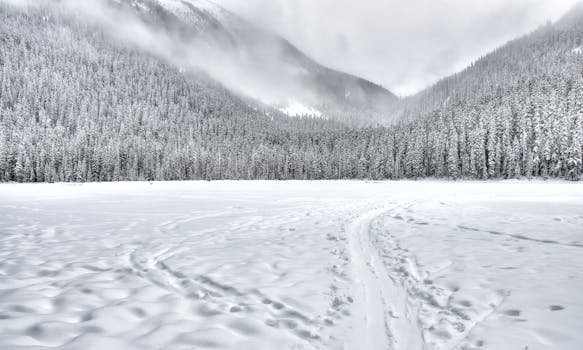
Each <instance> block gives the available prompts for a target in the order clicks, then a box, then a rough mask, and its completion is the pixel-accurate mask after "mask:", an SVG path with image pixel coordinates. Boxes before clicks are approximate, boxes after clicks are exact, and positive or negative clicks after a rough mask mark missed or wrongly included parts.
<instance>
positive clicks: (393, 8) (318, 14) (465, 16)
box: [215, 0, 578, 96]
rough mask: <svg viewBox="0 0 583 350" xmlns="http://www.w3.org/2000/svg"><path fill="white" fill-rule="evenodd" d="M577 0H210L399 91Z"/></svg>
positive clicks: (452, 68)
mask: <svg viewBox="0 0 583 350" xmlns="http://www.w3.org/2000/svg"><path fill="white" fill-rule="evenodd" d="M577 1H578V0H215V2H216V3H218V4H220V5H222V6H224V7H226V8H228V9H230V10H232V11H234V12H236V13H238V14H240V15H241V16H243V17H245V18H247V19H249V20H251V21H252V22H253V23H255V24H257V25H259V26H261V27H264V28H266V29H268V30H270V31H273V32H276V33H278V34H280V35H282V36H283V37H285V38H286V39H288V40H290V41H291V42H292V43H293V44H294V45H296V46H297V47H298V48H300V49H301V50H302V51H304V52H305V53H307V54H308V55H309V56H311V57H312V58H314V59H316V60H317V61H319V62H320V63H322V64H324V65H327V66H329V67H332V68H335V69H339V70H342V71H345V72H348V73H351V74H355V75H358V76H361V77H364V78H366V79H369V80H371V81H373V82H375V83H378V84H380V85H382V86H384V87H386V88H388V89H390V90H391V91H392V92H394V93H396V94H397V95H399V96H407V95H411V94H414V93H415V92H418V91H420V90H422V89H423V88H425V87H427V86H430V85H431V84H433V83H435V82H436V81H437V80H439V79H440V78H442V77H446V76H448V75H450V74H452V73H455V72H458V71H460V70H462V69H463V68H465V67H467V66H468V65H469V64H470V63H471V62H473V61H475V60H476V59H478V58H479V57H480V56H482V55H484V54H487V53H488V52H490V51H492V50H493V49H495V48H496V47H498V46H500V45H502V44H504V43H505V42H507V41H508V40H511V39H514V38H516V37H518V36H520V35H523V34H526V33H528V32H530V31H532V30H534V29H536V28H537V27H538V26H540V25H542V24H544V23H546V22H547V21H549V20H550V21H555V20H557V19H559V18H560V17H561V16H562V15H563V14H565V13H566V12H567V11H568V10H569V9H570V8H571V7H572V6H574V5H575V3H577Z"/></svg>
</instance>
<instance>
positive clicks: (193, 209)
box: [0, 181, 583, 349]
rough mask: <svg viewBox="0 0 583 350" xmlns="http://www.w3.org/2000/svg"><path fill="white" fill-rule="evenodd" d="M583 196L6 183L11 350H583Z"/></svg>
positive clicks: (564, 189)
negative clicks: (581, 331) (582, 295)
mask: <svg viewBox="0 0 583 350" xmlns="http://www.w3.org/2000/svg"><path fill="white" fill-rule="evenodd" d="M582 227H583V186H581V184H572V183H566V182H565V183H562V182H556V183H553V182H550V183H543V182H536V181H535V182H518V181H508V182H488V183H483V182H459V183H449V182H436V181H421V182H379V183H376V182H358V181H345V182H344V181H339V182H328V181H326V182H261V181H259V182H176V183H153V184H149V183H110V184H83V185H73V184H27V185H15V184H4V185H0V348H2V349H46V348H49V347H51V348H57V349H103V348H108V349H160V348H163V349H193V348H194V349H211V348H214V349H217V348H218V349H525V348H527V347H528V349H578V348H579V344H581V342H583V338H582V336H581V334H580V329H583V324H582V322H583V321H582V320H583V298H582V297H581V296H580V290H581V289H582V288H583V278H582V277H583V272H581V266H582V265H583V255H582V254H581V249H583V230H582Z"/></svg>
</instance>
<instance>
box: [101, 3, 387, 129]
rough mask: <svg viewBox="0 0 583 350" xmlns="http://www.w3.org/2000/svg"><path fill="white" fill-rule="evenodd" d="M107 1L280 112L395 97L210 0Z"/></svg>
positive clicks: (330, 111) (368, 108)
mask: <svg viewBox="0 0 583 350" xmlns="http://www.w3.org/2000/svg"><path fill="white" fill-rule="evenodd" d="M111 1H114V2H115V3H116V4H118V5H120V6H121V7H125V8H126V10H127V9H128V8H129V9H131V10H133V12H134V13H137V14H138V15H139V17H140V18H141V19H143V20H144V21H145V22H146V23H148V24H149V25H151V26H152V27H153V28H157V29H161V30H164V31H167V32H169V33H171V35H172V36H175V35H178V36H179V37H180V39H181V40H182V41H181V43H183V44H184V45H191V46H192V47H195V48H196V50H197V51H198V52H194V53H193V52H192V51H189V50H185V51H182V53H181V54H184V55H190V56H198V57H193V58H192V59H193V60H194V61H196V62H197V65H198V66H199V68H201V69H202V70H203V71H204V72H206V73H207V74H208V75H210V76H211V77H212V78H213V79H215V80H217V81H219V82H220V83H222V84H223V85H225V86H226V87H227V88H230V89H232V90H234V91H235V92H237V93H239V94H242V95H244V96H247V97H251V98H253V99H256V100H259V101H260V102H263V103H266V104H268V105H273V106H275V107H278V108H279V109H280V110H281V111H283V112H284V113H287V112H286V111H289V110H293V111H297V110H298V106H300V108H299V110H303V111H309V112H307V113H308V114H311V115H314V116H318V115H322V114H326V115H342V114H348V113H363V112H370V113H375V112H377V113H378V112H380V111H383V110H384V109H385V108H386V107H387V106H389V105H391V104H392V103H393V102H395V101H396V100H397V98H396V97H395V96H394V95H393V94H392V93H391V92H389V91H388V90H386V89H384V88H383V87H381V86H378V85H376V84H374V83H371V82H369V81H367V80H364V79H361V78H358V77H355V76H352V75H350V74H345V73H342V72H339V71H335V70H333V69H329V68H327V67H325V66H323V65H321V64H319V63H318V62H316V61H314V60H312V59H311V58H309V57H308V56H307V55H305V54H304V53H303V52H302V51H300V50H299V49H298V48H296V47H295V46H294V45H292V44H291V43H290V42H289V41H287V40H285V39H283V38H281V37H279V36H277V35H274V34H272V33H269V32H267V31H265V30H263V29H261V28H258V27H256V26H255V25H253V24H251V23H249V22H248V21H246V20H244V19H242V18H241V17H239V16H237V15H236V14H234V13H232V12H229V11H227V10H226V9H224V8H222V7H221V6H219V5H217V4H215V3H214V2H212V1H210V0H111ZM200 56H202V57H204V58H203V59H200ZM340 118H341V117H340Z"/></svg>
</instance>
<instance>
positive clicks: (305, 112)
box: [279, 102, 322, 118]
mask: <svg viewBox="0 0 583 350" xmlns="http://www.w3.org/2000/svg"><path fill="white" fill-rule="evenodd" d="M279 110H280V111H281V112H282V113H283V114H285V115H287V116H289V117H301V116H307V117H316V118H320V117H322V112H320V111H318V110H317V109H315V108H312V107H308V106H306V105H304V104H301V103H298V102H292V103H290V104H288V106H287V107H285V108H280V109H279Z"/></svg>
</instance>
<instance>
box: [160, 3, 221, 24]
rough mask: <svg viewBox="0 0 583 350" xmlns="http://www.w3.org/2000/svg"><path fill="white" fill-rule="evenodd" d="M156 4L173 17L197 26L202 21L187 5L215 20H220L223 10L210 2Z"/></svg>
mask: <svg viewBox="0 0 583 350" xmlns="http://www.w3.org/2000/svg"><path fill="white" fill-rule="evenodd" d="M157 1H158V4H159V5H160V6H162V7H163V8H164V9H166V10H167V11H169V12H170V13H173V14H174V15H176V16H178V17H179V18H182V19H184V20H187V21H188V23H190V24H198V23H199V22H200V21H202V20H203V19H201V18H200V16H199V15H198V14H197V13H196V12H194V11H192V9H191V8H190V7H189V6H188V5H187V3H189V4H191V5H193V6H194V7H196V8H197V9H199V10H200V11H202V12H206V13H207V14H210V15H211V16H213V17H214V18H215V19H217V20H221V19H222V17H223V16H224V14H225V10H224V9H223V8H222V7H220V6H219V5H217V4H215V3H214V2H212V1H210V0H157Z"/></svg>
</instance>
